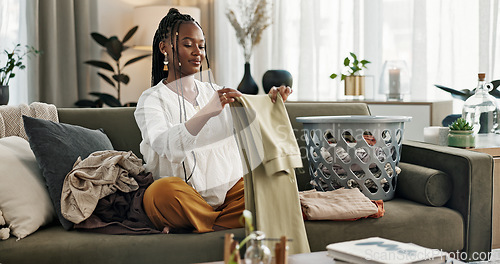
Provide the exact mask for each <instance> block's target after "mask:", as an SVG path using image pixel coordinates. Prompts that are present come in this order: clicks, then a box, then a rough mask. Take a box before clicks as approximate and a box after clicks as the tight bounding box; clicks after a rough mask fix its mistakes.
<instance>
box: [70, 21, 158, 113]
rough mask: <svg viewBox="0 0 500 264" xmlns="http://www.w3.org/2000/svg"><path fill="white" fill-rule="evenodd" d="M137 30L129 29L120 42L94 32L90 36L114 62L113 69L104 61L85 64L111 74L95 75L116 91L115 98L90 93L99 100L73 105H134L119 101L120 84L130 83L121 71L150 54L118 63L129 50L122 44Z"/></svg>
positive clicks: (115, 38) (112, 37) (104, 94)
mask: <svg viewBox="0 0 500 264" xmlns="http://www.w3.org/2000/svg"><path fill="white" fill-rule="evenodd" d="M138 28H139V27H138V26H135V27H133V28H131V29H130V30H129V31H128V32H127V34H125V37H123V40H122V41H120V40H119V39H118V37H117V36H111V37H109V38H108V37H105V36H103V35H101V34H99V33H96V32H93V33H91V34H90V35H91V36H92V39H94V40H95V42H97V43H98V44H99V45H101V46H102V47H104V48H105V49H106V52H107V54H108V55H109V56H110V57H111V58H112V59H113V60H114V61H115V67H113V66H111V64H109V63H107V62H105V61H99V60H88V61H86V62H85V63H86V64H89V65H92V66H94V67H97V68H100V69H102V70H106V71H109V72H111V77H109V76H108V75H105V74H103V73H101V72H98V73H97V75H99V77H101V78H102V79H103V80H104V81H106V83H108V84H109V85H111V86H113V88H115V89H116V92H117V97H115V96H113V95H111V94H107V93H98V92H92V93H90V94H91V95H94V96H97V97H99V99H97V100H96V101H92V100H79V101H78V102H76V103H75V105H77V106H80V107H101V106H102V104H103V103H104V104H107V105H109V106H111V107H116V106H132V105H135V103H128V104H125V105H122V103H121V101H120V91H121V84H122V83H123V84H128V83H129V81H130V77H129V76H128V75H127V74H125V73H124V72H123V69H124V68H125V67H126V66H128V65H130V64H132V63H134V62H137V61H140V60H142V59H144V58H146V57H149V56H151V54H146V55H141V56H137V57H135V58H133V59H130V60H128V61H127V62H125V64H123V65H122V64H121V63H120V58H121V57H122V52H124V51H125V50H127V49H128V48H129V47H128V46H125V45H124V44H125V43H126V42H127V41H128V40H130V39H131V38H132V36H133V35H134V34H135V32H136V31H137V29H138Z"/></svg>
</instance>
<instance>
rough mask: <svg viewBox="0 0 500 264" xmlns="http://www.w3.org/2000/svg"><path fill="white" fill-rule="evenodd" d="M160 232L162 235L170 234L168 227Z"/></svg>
mask: <svg viewBox="0 0 500 264" xmlns="http://www.w3.org/2000/svg"><path fill="white" fill-rule="evenodd" d="M161 232H162V234H168V233H170V227H168V226H165V227H164V228H163V230H162V231H161Z"/></svg>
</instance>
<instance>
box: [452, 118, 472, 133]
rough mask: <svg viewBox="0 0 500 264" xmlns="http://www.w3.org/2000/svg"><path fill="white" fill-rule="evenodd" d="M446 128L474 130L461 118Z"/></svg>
mask: <svg viewBox="0 0 500 264" xmlns="http://www.w3.org/2000/svg"><path fill="white" fill-rule="evenodd" d="M448 127H449V128H450V130H472V129H473V128H474V126H472V125H470V124H469V122H467V121H465V119H464V118H462V117H460V118H457V120H455V121H453V123H451V125H449V126H448Z"/></svg>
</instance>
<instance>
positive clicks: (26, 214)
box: [0, 136, 54, 239]
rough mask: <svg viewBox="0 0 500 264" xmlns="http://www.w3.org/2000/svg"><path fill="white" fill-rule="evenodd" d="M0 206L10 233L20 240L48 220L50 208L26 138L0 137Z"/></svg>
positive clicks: (47, 194)
mask: <svg viewBox="0 0 500 264" xmlns="http://www.w3.org/2000/svg"><path fill="white" fill-rule="evenodd" d="M0 161H1V162H0V209H1V211H2V212H3V216H4V218H5V220H6V222H7V225H9V226H10V229H11V233H12V234H13V235H14V236H16V237H17V238H19V239H21V238H24V237H26V236H27V235H29V234H31V233H33V232H35V231H36V230H37V229H38V228H39V227H40V226H42V225H45V224H47V223H49V222H51V221H52V219H53V218H54V209H53V207H52V203H51V202H50V197H49V193H48V192H47V188H46V187H45V181H44V179H43V177H42V173H41V171H40V169H39V168H38V164H37V162H36V159H35V155H33V151H31V149H30V145H29V143H28V141H26V140H25V139H23V138H20V137H17V136H12V137H6V138H2V139H0Z"/></svg>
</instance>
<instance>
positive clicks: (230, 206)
mask: <svg viewBox="0 0 500 264" xmlns="http://www.w3.org/2000/svg"><path fill="white" fill-rule="evenodd" d="M143 205H144V210H145V211H146V214H147V215H148V217H149V219H150V220H151V222H153V224H154V225H155V226H156V228H158V229H159V230H163V229H164V228H165V227H167V228H168V229H184V230H186V229H187V230H193V232H195V233H205V232H210V231H214V230H220V229H225V228H239V227H243V225H242V224H241V223H240V221H239V219H240V216H241V214H242V212H243V210H244V209H245V198H244V189H243V178H241V179H240V180H239V181H238V182H237V183H236V184H235V185H234V186H233V187H232V188H231V189H230V190H229V191H228V192H227V194H226V199H225V200H224V203H223V204H222V205H221V206H219V207H218V208H217V209H215V210H214V209H213V208H212V206H210V205H209V204H208V203H207V202H206V201H205V199H203V197H201V195H200V194H199V193H198V192H197V191H196V190H195V189H194V188H193V187H191V186H189V185H188V184H187V183H186V182H184V180H182V179H181V178H178V177H165V178H161V179H159V180H156V181H154V182H153V183H152V184H151V185H150V186H149V187H148V188H147V189H146V192H145V193H144V198H143Z"/></svg>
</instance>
